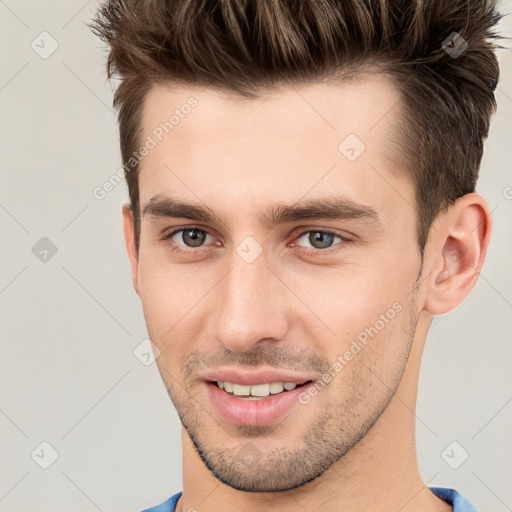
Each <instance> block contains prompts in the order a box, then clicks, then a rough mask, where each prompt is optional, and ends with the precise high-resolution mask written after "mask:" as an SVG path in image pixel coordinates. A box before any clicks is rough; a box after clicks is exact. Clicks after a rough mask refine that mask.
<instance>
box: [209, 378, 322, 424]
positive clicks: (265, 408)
mask: <svg viewBox="0 0 512 512" xmlns="http://www.w3.org/2000/svg"><path fill="white" fill-rule="evenodd" d="M313 384H314V382H309V383H308V384H305V385H303V386H300V387H298V388H295V389H292V390H291V391H285V392H283V393H278V394H276V395H270V396H268V397H267V398H261V399H260V400H246V399H244V398H237V397H235V396H233V395H230V394H229V393H226V392H225V391H224V390H222V389H220V388H219V387H218V386H217V384H216V383H213V382H207V383H206V387H207V391H208V396H209V398H210V400H211V401H212V402H213V405H214V406H215V407H216V408H217V410H218V411H219V413H220V415H221V416H222V417H223V418H224V419H225V420H227V421H229V422H231V423H236V424H237V425H253V426H257V425H266V424H267V423H272V422H273V421H275V420H277V419H279V418H280V417H281V416H283V415H284V414H286V413H287V412H288V411H290V410H291V409H292V407H293V406H294V405H295V404H296V403H297V402H298V399H299V396H300V394H301V393H304V392H307V390H308V389H309V388H310V387H311V386H313Z"/></svg>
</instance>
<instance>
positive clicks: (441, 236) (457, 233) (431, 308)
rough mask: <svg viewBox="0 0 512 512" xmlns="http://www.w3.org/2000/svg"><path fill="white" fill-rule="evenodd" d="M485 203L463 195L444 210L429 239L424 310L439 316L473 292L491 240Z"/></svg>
mask: <svg viewBox="0 0 512 512" xmlns="http://www.w3.org/2000/svg"><path fill="white" fill-rule="evenodd" d="M491 224H492V223H491V212H490V210H489V205H488V204H487V201H486V200H485V199H484V198H483V197H482V196H480V195H479V194H476V193H471V194H467V195H465V196H463V197H461V198H459V199H457V200H456V201H455V204H454V205H451V206H449V207H448V211H447V213H446V214H444V216H443V217H441V220H440V221H439V223H438V224H437V229H436V230H435V234H434V236H433V237H432V242H433V248H432V249H433V251H434V254H433V258H432V260H433V261H434V262H435V263H434V265H432V267H431V268H432V269H433V270H430V274H429V277H428V279H427V281H428V282H427V283H426V284H427V286H426V290H427V292H426V300H425V309H426V310H427V311H428V312H429V313H431V314H432V315H440V314H443V313H447V312H448V311H451V310H452V309H454V308H455V307H457V306H458V305H459V304H460V303H461V302H462V301H463V300H464V299H465V298H466V297H467V295H468V294H469V292H470V291H471V290H472V289H473V286H474V285H475V283H476V281H477V279H478V276H479V274H480V270H481V268H482V265H483V263H484V259H485V255H486V253H487V247H488V245H489V241H490V238H491Z"/></svg>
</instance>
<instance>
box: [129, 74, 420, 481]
mask: <svg viewBox="0 0 512 512" xmlns="http://www.w3.org/2000/svg"><path fill="white" fill-rule="evenodd" d="M191 96H193V97H194V98H195V100H197V105H196V106H194V107H192V108H181V107H182V105H186V104H187V100H188V99H189V98H190V97H191ZM189 104H190V103H189ZM398 105H399V97H398V93H397V92H396V90H395V89H394V88H393V87H392V86H391V85H389V84H388V83H387V82H385V81H384V80H383V79H381V78H378V77H373V78H371V79H370V78H367V79H364V80H363V79H361V80H360V81H356V82H351V83H348V82H347V83H345V84H342V85H339V86H334V85H321V84H316V85H312V86H308V87H301V88H297V89H296V90H293V89H286V90H284V89H283V90H282V91H281V92H279V93H276V94H273V95H270V96H265V97H264V98H263V99H260V100H255V101H250V100H244V101H241V100H236V99H227V98H225V97H223V96H222V95H221V94H220V93H215V92H214V91H212V90H207V89H206V90H203V89H201V88H194V87H187V88H180V87H172V88H171V87H163V86H161V87H155V88H154V89H153V90H152V91H151V93H150V94H149V96H148V97H147V103H146V109H145V112H144V119H143V127H144V134H143V139H142V140H143V141H146V140H147V137H148V136H151V138H152V139H153V140H154V141H155V142H156V143H157V144H156V147H154V148H153V149H151V150H150V151H149V154H148V155H147V156H146V157H145V158H144V160H143V164H142V170H141V173H140V177H139V183H140V204H141V210H142V213H141V236H140V249H139V256H138V264H137V263H134V262H133V258H132V264H133V271H134V283H135V287H136V289H137V291H138V293H139V295H140V298H141V300H142V304H143V309H144V315H145V319H146V322H147V327H148V332H149V335H150V338H151V340H152V341H153V343H154V344H155V345H156V346H157V347H158V349H159V351H160V355H159V357H158V359H157V364H158V368H159V371H160V373H161V376H162V378H163V380H164V382H165V385H166V387H167V389H168V391H169V394H170V397H171V399H172V402H173V403H174V405H175V407H176V409H177V411H178V413H179V415H180V418H181V420H182V422H183V425H184V427H185V429H186V431H187V433H188V435H189V436H190V438H191V439H192V441H193V443H194V445H195V446H196V448H197V450H198V452H199V454H200V456H201V458H202V459H203V461H204V462H205V463H206V465H207V467H208V468H209V469H210V471H211V472H212V473H213V474H214V475H215V476H216V477H217V478H219V479H220V480H221V481H223V482H224V483H226V484H228V485H230V486H232V487H234V488H237V489H241V490H247V491H276V490H285V489H290V488H293V487H296V486H298V485H301V484H303V483H305V482H307V481H310V480H312V479H314V478H315V477H317V476H319V475H320V474H322V473H323V472H324V471H325V470H327V469H328V468H329V467H330V466H331V465H332V464H333V463H334V462H336V461H337V460H339V459H340V458H341V457H342V456H343V455H344V454H345V453H346V452H347V451H348V450H350V449H351V448H352V447H354V446H355V445H356V444H357V443H358V442H359V441H360V440H361V439H362V438H364V436H365V435H366V434H367V432H368V431H369V429H370V428H371V427H372V425H373V424H374V422H375V421H376V420H377V419H378V418H379V417H380V415H381V414H382V413H383V411H384V409H385V408H386V406H387V404H388V403H389V401H390V400H391V399H392V396H393V393H394V391H395V390H396V388H397V386H398V384H399V382H400V378H401V376H402V373H403V371H404V368H405V365H406V362H407V358H408V354H409V349H410V347H411V343H412V340H413V336H414V331H415V327H416V322H417V319H418V315H419V314H420V310H421V307H422V306H421V301H420V295H419V294H418V293H419V292H418V288H417V280H418V277H419V274H420V270H421V256H420V252H419V249H418V246H417V242H416V210H415V209H416V206H415V199H414V189H413V185H412V181H411V179H410V177H409V176H408V174H407V172H406V171H405V170H404V169H399V168H398V167H397V165H396V164H392V163H391V161H390V160H388V159H387V158H386V156H385V155H386V154H387V153H388V152H389V150H390V149H391V145H392V144H393V138H394V136H395V135H394V134H395V127H394V120H395V119H396V110H397V108H398ZM175 109H180V113H181V115H177V117H176V118H175V119H174V121H173V122H174V124H175V126H174V128H173V129H172V130H169V126H167V130H168V131H169V133H168V134H166V133H165V131H163V134H162V128H161V127H160V130H159V129H158V127H159V126H160V124H161V123H162V122H165V121H167V120H168V119H169V118H170V116H171V115H173V114H174V111H175ZM185 112H188V114H186V113H185ZM178 118H179V121H177V122H176V119H178ZM155 130H156V131H155ZM155 134H158V137H157V136H156V135H155ZM158 138H161V139H162V140H161V141H159V140H158ZM340 143H341V146H340ZM362 144H364V145H365V146H366V147H365V148H364V146H363V145H362ZM151 145H152V144H151ZM171 200H172V201H174V202H180V203H186V204H190V205H194V206H196V207H197V208H200V209H207V210H208V211H209V212H210V213H211V214H212V217H213V216H214V217H215V218H217V220H214V219H210V220H206V219H205V218H203V219H201V220H190V219H189V218H185V217H179V218H174V217H172V216H170V215H168V214H170V213H171V212H170V209H171V208H170V206H171ZM321 201H330V202H331V203H332V205H335V202H339V205H335V206H334V208H332V209H331V210H330V211H331V213H332V212H333V211H334V212H338V213H339V218H321V217H322V216H321V215H320V216H318V215H316V216H314V217H313V216H310V217H308V216H307V215H303V216H302V217H301V218H297V217H293V216H290V215H281V216H280V213H283V212H285V211H287V210H286V209H288V208H293V209H294V210H296V209H300V208H301V207H303V206H305V205H306V204H307V203H309V202H311V203H317V202H318V203H319V202H321ZM148 205H149V206H148ZM306 213H307V212H306ZM310 213H311V211H310ZM125 220H126V222H127V226H128V230H129V229H130V222H129V216H128V212H127V211H126V210H125ZM273 221H277V222H273ZM182 228H188V230H187V229H184V230H183V231H178V230H179V229H182ZM190 228H195V230H191V229H190ZM173 232H176V233H175V234H174V235H173V236H172V237H171V235H172V233H173ZM330 233H333V234H330ZM166 237H167V238H166ZM173 249H176V250H173ZM180 250H182V251H189V252H180ZM347 351H348V352H347ZM336 363H338V364H336ZM222 372H224V373H222ZM230 372H231V373H230ZM264 372H267V373H264ZM325 374H327V375H325ZM323 375H324V377H322V376H323ZM329 376H330V378H329ZM215 380H226V381H231V382H234V383H238V384H250V383H253V384H265V383H268V384H270V383H275V382H280V381H285V382H296V383H303V382H307V381H313V383H311V384H309V385H308V384H306V385H304V386H302V388H300V389H296V390H293V391H284V392H283V394H275V395H272V396H271V398H263V399H260V400H250V399H246V398H236V397H232V396H228V394H227V393H226V391H223V390H221V389H220V388H218V387H216V385H215V384H214V383H212V381H215ZM315 381H322V383H323V384H322V385H321V386H320V385H319V386H318V388H317V389H316V393H315V390H313V387H314V383H315ZM236 389H237V390H238V391H239V392H242V393H244V392H246V391H247V388H236ZM269 389H271V388H270V387H269V386H265V385H263V386H260V387H258V388H253V391H254V392H255V393H259V392H261V393H263V394H265V393H266V392H268V390H269ZM272 389H274V390H278V389H279V385H278V384H274V386H272Z"/></svg>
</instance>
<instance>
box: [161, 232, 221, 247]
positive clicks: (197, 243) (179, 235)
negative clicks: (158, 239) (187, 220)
mask: <svg viewBox="0 0 512 512" xmlns="http://www.w3.org/2000/svg"><path fill="white" fill-rule="evenodd" d="M209 236H211V235H210V234H209V233H207V232H206V231H204V230H203V229H198V228H196V227H186V228H181V229H176V230H175V231H173V232H171V233H169V234H167V235H164V237H163V239H164V240H169V241H170V242H171V243H172V246H171V247H172V249H173V250H174V251H177V252H184V253H187V252H191V251H193V250H194V249H196V248H198V247H202V246H203V245H204V242H205V241H206V239H207V237H209Z"/></svg>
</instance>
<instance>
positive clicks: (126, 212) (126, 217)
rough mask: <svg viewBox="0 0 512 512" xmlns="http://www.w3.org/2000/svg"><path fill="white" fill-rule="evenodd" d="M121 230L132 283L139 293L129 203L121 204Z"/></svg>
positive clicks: (137, 264) (137, 267)
mask: <svg viewBox="0 0 512 512" xmlns="http://www.w3.org/2000/svg"><path fill="white" fill-rule="evenodd" d="M122 213H123V230H124V242H125V245H126V252H127V253H128V259H129V261H130V267H131V271H132V284H133V289H134V290H135V293H137V294H138V293H139V256H138V253H137V248H136V246H135V228H134V222H133V214H132V210H131V208H130V205H129V204H124V205H123V210H122Z"/></svg>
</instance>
